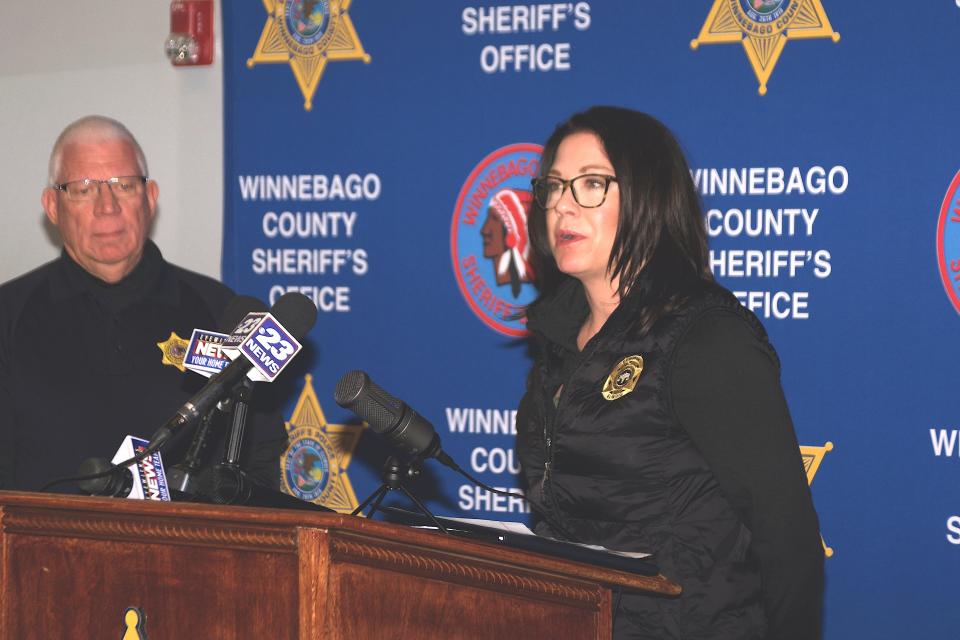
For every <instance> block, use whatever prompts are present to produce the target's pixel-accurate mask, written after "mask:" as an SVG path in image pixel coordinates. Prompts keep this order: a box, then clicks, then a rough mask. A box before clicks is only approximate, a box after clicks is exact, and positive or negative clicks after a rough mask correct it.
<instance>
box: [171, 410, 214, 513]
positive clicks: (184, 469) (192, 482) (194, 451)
mask: <svg viewBox="0 0 960 640" xmlns="http://www.w3.org/2000/svg"><path fill="white" fill-rule="evenodd" d="M213 416H214V411H210V412H208V413H207V415H205V416H204V417H203V420H202V421H201V422H200V426H199V427H198V428H197V431H196V433H194V434H193V441H192V442H191V443H190V448H189V449H188V450H187V454H186V455H185V456H184V458H183V461H181V462H178V463H177V464H175V465H173V466H172V467H170V470H169V471H168V472H167V483H168V485H169V487H170V490H171V491H177V492H179V493H181V494H183V495H184V496H188V497H190V496H194V495H196V494H197V492H198V491H199V489H200V488H199V486H198V484H199V477H200V470H201V469H202V468H203V462H202V459H203V451H204V449H206V448H207V444H208V440H209V438H210V431H211V428H212V424H211V423H212V422H213Z"/></svg>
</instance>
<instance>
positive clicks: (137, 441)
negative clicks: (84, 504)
mask: <svg viewBox="0 0 960 640" xmlns="http://www.w3.org/2000/svg"><path fill="white" fill-rule="evenodd" d="M149 444H150V441H149V440H144V439H143V438H138V437H136V436H127V437H126V438H124V439H123V442H122V443H121V444H120V448H119V449H117V454H116V455H115V456H113V460H111V462H113V464H118V463H120V462H123V461H124V460H129V459H130V458H132V457H134V456H135V455H137V454H139V453H140V452H141V451H143V450H144V449H146V448H147V445H149ZM127 468H128V469H130V471H131V473H133V487H132V488H131V489H130V495H128V496H127V498H130V499H133V500H162V501H164V502H170V489H169V488H168V486H167V474H166V473H165V472H164V470H163V458H161V457H160V452H159V451H155V452H154V453H152V454H150V455H148V456H147V457H146V458H144V459H143V460H141V461H140V462H139V463H138V464H131V465H130V466H129V467H127Z"/></svg>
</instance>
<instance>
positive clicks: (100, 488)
mask: <svg viewBox="0 0 960 640" xmlns="http://www.w3.org/2000/svg"><path fill="white" fill-rule="evenodd" d="M106 471H110V473H109V474H106V475H102V476H100V477H99V478H89V479H87V480H81V481H79V482H77V486H79V487H80V489H81V490H82V491H83V492H84V493H87V494H89V495H91V496H110V497H113V498H126V497H127V496H129V495H130V492H131V491H132V490H133V472H131V471H130V469H128V468H127V467H119V466H117V465H115V464H111V463H110V462H109V461H108V460H105V459H103V458H87V459H86V460H84V461H83V462H81V463H80V468H79V470H78V472H79V474H80V476H81V477H83V476H91V475H97V474H101V473H104V472H106Z"/></svg>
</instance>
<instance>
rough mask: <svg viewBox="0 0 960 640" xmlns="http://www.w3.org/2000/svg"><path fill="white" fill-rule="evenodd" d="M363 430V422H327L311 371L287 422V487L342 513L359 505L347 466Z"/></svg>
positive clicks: (284, 474)
mask: <svg viewBox="0 0 960 640" xmlns="http://www.w3.org/2000/svg"><path fill="white" fill-rule="evenodd" d="M362 433H363V427H361V426H353V425H341V424H327V419H326V417H324V415H323V409H321V408H320V402H319V401H318V400H317V394H316V392H315V391H314V390H313V376H311V375H309V374H308V375H307V376H306V380H305V382H304V385H303V391H302V392H301V393H300V399H299V400H298V401H297V406H296V407H295V408H294V410H293V415H292V416H291V417H290V421H289V422H288V423H287V437H288V439H289V441H290V445H289V446H288V447H287V450H286V451H284V453H283V455H282V456H281V457H280V472H281V476H282V482H283V488H284V490H285V491H286V492H287V493H289V494H290V495H293V496H296V497H298V498H300V499H301V500H306V501H308V502H314V503H316V504H321V505H323V506H325V507H329V508H330V509H334V510H336V511H339V512H341V513H350V512H351V511H353V510H354V509H356V508H357V505H358V504H359V503H358V502H357V496H356V494H355V493H354V492H353V486H352V485H351V484H350V478H348V477H347V467H349V466H350V460H351V459H352V457H353V450H354V448H355V447H356V446H357V442H359V440H360V436H361V435H362Z"/></svg>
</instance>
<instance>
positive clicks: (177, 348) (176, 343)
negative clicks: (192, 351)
mask: <svg viewBox="0 0 960 640" xmlns="http://www.w3.org/2000/svg"><path fill="white" fill-rule="evenodd" d="M188 344H190V343H189V342H188V341H187V340H184V339H183V338H181V337H180V336H178V335H177V334H176V333H174V332H173V331H171V332H170V337H169V338H167V339H166V341H164V342H158V343H157V347H159V348H160V352H161V353H162V354H163V359H162V360H161V362H162V363H163V364H165V365H168V366H171V367H176V368H177V369H180V371H186V370H187V369H186V367H184V366H183V359H184V358H185V357H186V355H187V345H188Z"/></svg>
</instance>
